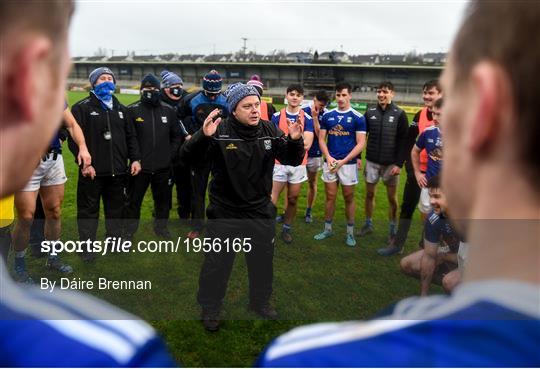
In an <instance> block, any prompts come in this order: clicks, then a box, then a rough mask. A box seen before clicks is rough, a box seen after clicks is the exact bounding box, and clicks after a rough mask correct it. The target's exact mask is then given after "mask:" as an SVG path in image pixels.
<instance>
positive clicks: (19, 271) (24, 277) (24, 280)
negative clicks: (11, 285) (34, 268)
mask: <svg viewBox="0 0 540 369" xmlns="http://www.w3.org/2000/svg"><path fill="white" fill-rule="evenodd" d="M13 279H14V280H15V282H17V283H20V284H28V285H33V284H34V280H33V279H32V277H30V275H29V274H28V272H27V271H26V268H21V267H15V275H14V276H13Z"/></svg>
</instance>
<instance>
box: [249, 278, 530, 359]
mask: <svg viewBox="0 0 540 369" xmlns="http://www.w3.org/2000/svg"><path fill="white" fill-rule="evenodd" d="M539 301H540V288H539V286H538V285H533V284H526V283H522V282H518V281H511V280H493V281H482V282H470V283H467V284H463V285H461V286H459V287H458V288H457V289H456V291H455V292H454V294H453V295H452V296H451V297H446V296H434V297H424V298H411V299H407V300H403V301H402V302H400V303H398V304H397V305H396V306H395V307H394V309H393V312H392V314H391V315H389V316H387V317H385V318H384V319H382V318H381V319H378V320H373V321H367V322H345V323H336V324H329V323H324V324H315V325H311V326H307V327H301V328H297V329H294V330H292V331H291V332H289V333H287V334H285V335H283V336H281V337H279V338H277V339H276V340H275V341H274V342H273V343H272V344H271V345H270V346H269V347H268V348H267V349H266V350H265V351H264V353H263V354H262V355H261V357H260V358H259V360H258V362H257V364H258V366H262V367H366V366H367V367H425V366H427V367H462V366H466V367H477V366H487V367H501V366H502V367H519V366H532V367H538V366H540V306H539Z"/></svg>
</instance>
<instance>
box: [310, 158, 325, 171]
mask: <svg viewBox="0 0 540 369" xmlns="http://www.w3.org/2000/svg"><path fill="white" fill-rule="evenodd" d="M322 164H323V158H322V156H318V157H316V158H310V157H309V156H308V158H307V165H306V168H307V171H308V172H311V173H317V172H318V171H319V170H321V168H322Z"/></svg>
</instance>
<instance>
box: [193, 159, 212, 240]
mask: <svg viewBox="0 0 540 369" xmlns="http://www.w3.org/2000/svg"><path fill="white" fill-rule="evenodd" d="M211 168H212V164H211V163H205V164H204V165H203V166H193V167H191V227H192V229H193V230H194V231H197V232H201V231H202V230H203V228H204V208H205V204H206V189H207V188H208V178H209V177H210V171H211Z"/></svg>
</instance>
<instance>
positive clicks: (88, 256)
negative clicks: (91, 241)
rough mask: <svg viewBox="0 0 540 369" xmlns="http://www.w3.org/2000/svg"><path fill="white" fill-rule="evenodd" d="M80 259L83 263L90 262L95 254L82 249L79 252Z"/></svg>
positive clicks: (94, 258)
mask: <svg viewBox="0 0 540 369" xmlns="http://www.w3.org/2000/svg"><path fill="white" fill-rule="evenodd" d="M80 256H81V260H82V261H83V262H85V263H91V262H93V261H94V260H96V254H94V253H93V252H88V251H86V250H85V251H83V252H82V253H81V254H80Z"/></svg>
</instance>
